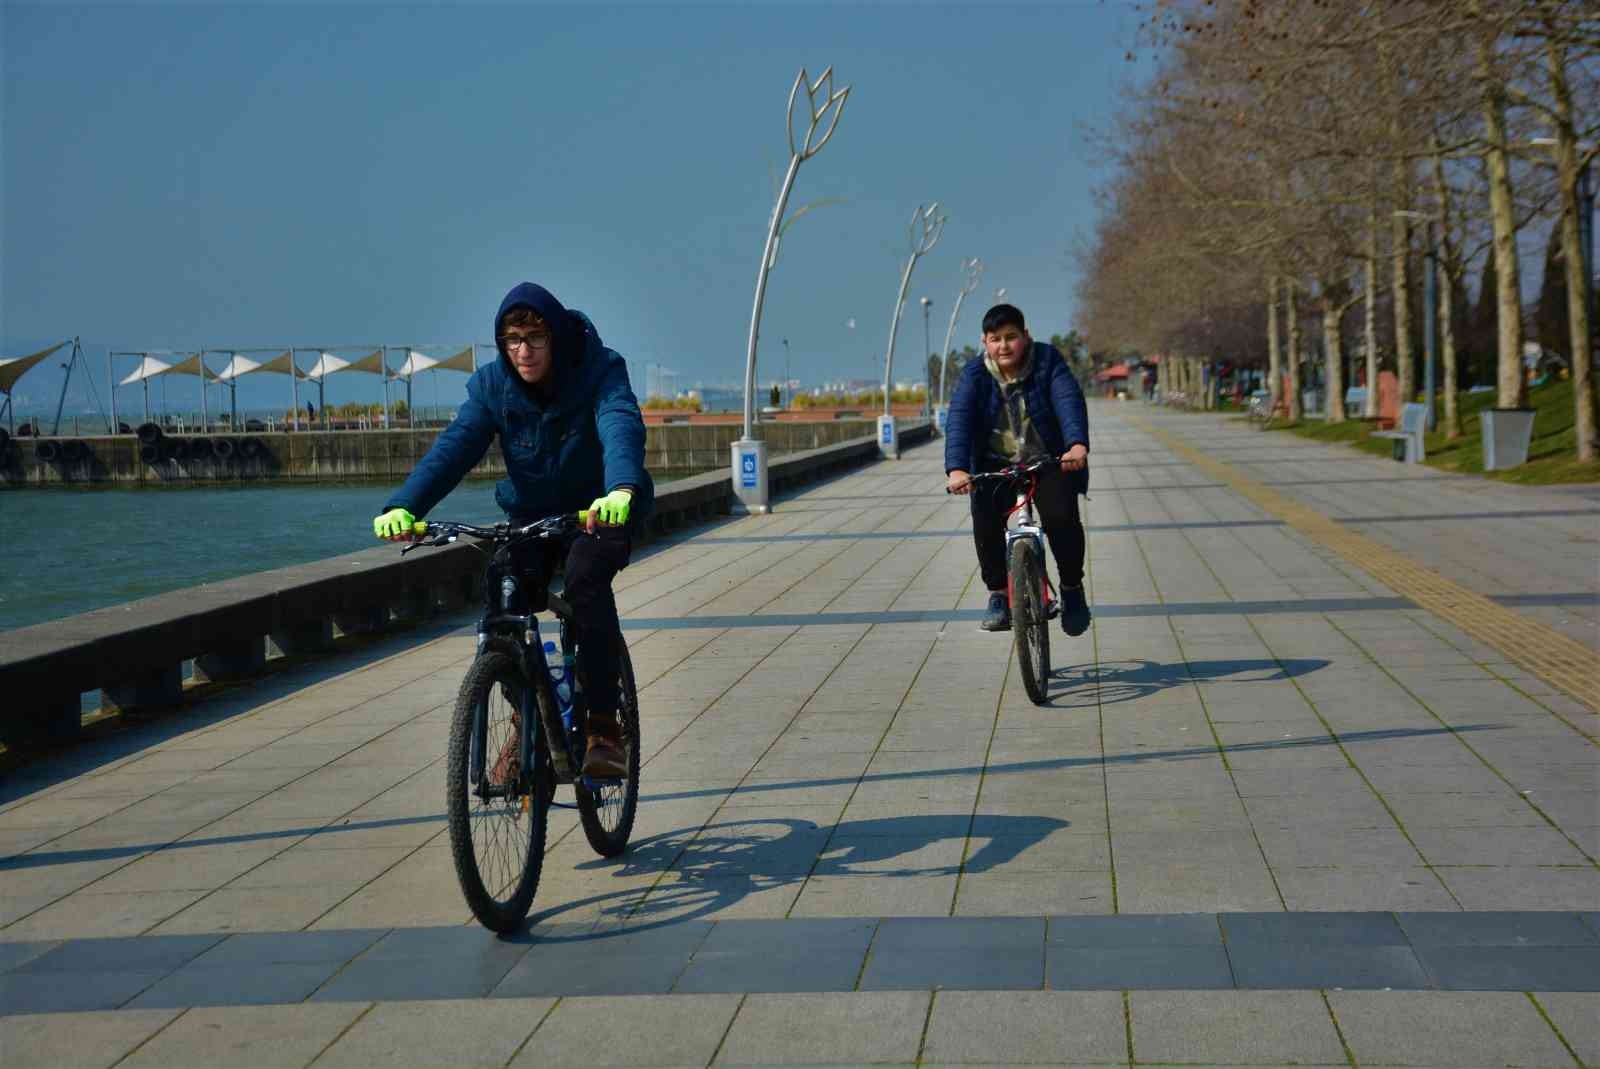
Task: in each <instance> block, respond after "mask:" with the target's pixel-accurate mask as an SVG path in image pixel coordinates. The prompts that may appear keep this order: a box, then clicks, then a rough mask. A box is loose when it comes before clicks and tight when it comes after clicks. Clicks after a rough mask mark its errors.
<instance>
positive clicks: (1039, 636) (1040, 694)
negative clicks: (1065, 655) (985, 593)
mask: <svg viewBox="0 0 1600 1069" xmlns="http://www.w3.org/2000/svg"><path fill="white" fill-rule="evenodd" d="M1044 575H1045V573H1044V557H1043V555H1042V554H1041V553H1040V552H1039V547H1038V545H1037V544H1036V543H1035V542H1033V541H1032V540H1031V539H1026V538H1019V539H1017V540H1016V541H1015V542H1012V543H1011V560H1010V567H1009V568H1008V578H1009V579H1010V582H1011V632H1012V636H1013V640H1014V641H1015V642H1016V644H1017V667H1018V668H1019V669H1020V670H1021V672H1022V686H1023V689H1024V690H1026V691H1027V692H1028V698H1029V700H1031V701H1032V702H1033V703H1034V704H1035V705H1043V704H1044V701H1045V698H1046V697H1047V694H1048V682H1049V679H1050V621H1049V619H1048V618H1047V617H1046V615H1045V599H1044V582H1045V579H1044Z"/></svg>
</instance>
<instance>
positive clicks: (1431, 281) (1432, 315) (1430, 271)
mask: <svg viewBox="0 0 1600 1069" xmlns="http://www.w3.org/2000/svg"><path fill="white" fill-rule="evenodd" d="M1394 214H1395V215H1397V216H1403V217H1405V218H1407V219H1420V220H1422V221H1423V222H1424V223H1425V224H1426V225H1427V235H1428V252H1427V255H1426V256H1424V257H1423V262H1424V263H1425V264H1426V265H1427V268H1426V271H1425V273H1424V275H1423V283H1422V318H1423V322H1422V362H1423V369H1422V401H1423V404H1425V405H1427V406H1428V411H1427V416H1426V427H1427V429H1428V430H1429V431H1433V430H1436V429H1438V425H1439V420H1438V417H1437V416H1436V415H1435V412H1434V409H1435V408H1436V407H1437V406H1436V405H1435V404H1434V377H1433V365H1434V351H1435V349H1436V348H1437V345H1436V341H1435V339H1436V338H1437V336H1438V329H1439V324H1438V319H1439V316H1438V313H1437V311H1435V309H1436V308H1437V307H1438V301H1439V248H1438V238H1437V237H1436V235H1435V232H1434V218H1433V216H1431V215H1425V214H1423V213H1422V212H1413V211H1405V210H1397V211H1396V212H1395V213H1394Z"/></svg>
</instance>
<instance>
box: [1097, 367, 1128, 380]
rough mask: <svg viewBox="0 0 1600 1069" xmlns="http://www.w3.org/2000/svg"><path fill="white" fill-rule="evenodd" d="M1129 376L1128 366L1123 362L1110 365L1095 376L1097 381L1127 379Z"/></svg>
mask: <svg viewBox="0 0 1600 1069" xmlns="http://www.w3.org/2000/svg"><path fill="white" fill-rule="evenodd" d="M1127 377H1128V369H1127V367H1126V366H1125V365H1123V364H1118V365H1117V366H1116V367H1108V368H1106V369H1105V370H1104V371H1102V372H1100V374H1098V375H1096V376H1095V381H1096V382H1110V381H1111V380H1112V379H1125V378H1127Z"/></svg>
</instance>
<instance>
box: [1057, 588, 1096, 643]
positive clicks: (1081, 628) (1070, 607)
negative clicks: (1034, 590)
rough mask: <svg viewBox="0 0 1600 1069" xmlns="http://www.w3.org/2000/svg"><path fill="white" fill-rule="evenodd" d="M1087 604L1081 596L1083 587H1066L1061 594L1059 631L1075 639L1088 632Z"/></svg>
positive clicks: (1089, 617)
mask: <svg viewBox="0 0 1600 1069" xmlns="http://www.w3.org/2000/svg"><path fill="white" fill-rule="evenodd" d="M1093 618H1094V617H1093V615H1092V614H1091V613H1090V612H1089V602H1088V601H1087V600H1085V598H1084V596H1083V587H1081V586H1074V587H1068V588H1067V589H1065V590H1063V591H1062V592H1061V630H1063V631H1065V632H1066V633H1067V634H1069V635H1071V636H1072V637H1073V638H1077V637H1078V636H1079V635H1081V634H1083V633H1084V632H1085V631H1087V630H1089V621H1090V620H1092V619H1093Z"/></svg>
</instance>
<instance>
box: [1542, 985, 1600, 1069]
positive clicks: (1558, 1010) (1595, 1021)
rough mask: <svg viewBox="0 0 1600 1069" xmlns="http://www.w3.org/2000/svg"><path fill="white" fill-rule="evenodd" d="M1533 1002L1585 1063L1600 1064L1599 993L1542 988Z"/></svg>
mask: <svg viewBox="0 0 1600 1069" xmlns="http://www.w3.org/2000/svg"><path fill="white" fill-rule="evenodd" d="M1534 1001H1536V1002H1538V1003H1539V1005H1540V1006H1542V1007H1543V1008H1544V1012H1545V1013H1546V1014H1548V1015H1549V1017H1550V1021H1551V1023H1552V1024H1554V1025H1555V1027H1556V1030H1557V1031H1559V1032H1560V1033H1561V1036H1562V1038H1563V1039H1565V1040H1566V1041H1567V1042H1568V1043H1569V1044H1571V1046H1572V1049H1573V1050H1575V1051H1576V1052H1577V1054H1578V1057H1579V1058H1581V1059H1582V1060H1583V1062H1584V1064H1586V1065H1600V994H1596V993H1594V992H1585V993H1567V992H1555V991H1541V992H1539V993H1538V994H1536V995H1534Z"/></svg>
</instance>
